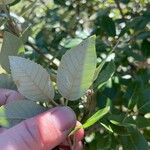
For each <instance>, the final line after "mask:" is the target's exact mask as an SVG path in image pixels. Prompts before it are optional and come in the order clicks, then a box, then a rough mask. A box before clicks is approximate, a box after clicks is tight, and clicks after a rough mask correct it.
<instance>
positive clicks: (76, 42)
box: [61, 38, 82, 48]
mask: <svg viewBox="0 0 150 150" xmlns="http://www.w3.org/2000/svg"><path fill="white" fill-rule="evenodd" d="M81 42H82V39H80V38H74V39H66V40H64V41H63V42H62V43H61V45H62V46H63V47H65V48H72V47H75V46H77V45H79V44H80V43H81Z"/></svg>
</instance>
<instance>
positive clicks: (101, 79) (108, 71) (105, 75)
mask: <svg viewBox="0 0 150 150" xmlns="http://www.w3.org/2000/svg"><path fill="white" fill-rule="evenodd" d="M114 73H115V64H114V62H109V63H108V65H107V66H106V68H104V69H103V70H102V71H101V72H100V73H99V75H98V77H97V79H96V81H95V83H94V89H97V88H101V87H102V86H103V85H104V84H105V83H106V82H107V81H108V80H109V79H110V78H111V77H112V76H113V74H114Z"/></svg>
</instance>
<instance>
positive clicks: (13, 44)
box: [0, 31, 24, 72]
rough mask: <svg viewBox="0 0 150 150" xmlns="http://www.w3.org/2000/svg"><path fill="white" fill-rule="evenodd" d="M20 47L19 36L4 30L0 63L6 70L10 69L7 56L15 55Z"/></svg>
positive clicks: (21, 44)
mask: <svg viewBox="0 0 150 150" xmlns="http://www.w3.org/2000/svg"><path fill="white" fill-rule="evenodd" d="M22 47H23V43H22V39H21V38H19V37H17V36H16V35H14V34H12V33H9V32H7V31H5V32H4V39H3V44H2V48H1V52H0V64H1V66H2V67H3V68H4V69H5V70H6V71H7V72H9V71H10V67H9V59H8V56H12V55H13V56H15V55H17V53H18V51H19V49H20V48H22ZM23 49H24V47H23ZM23 51H24V50H23Z"/></svg>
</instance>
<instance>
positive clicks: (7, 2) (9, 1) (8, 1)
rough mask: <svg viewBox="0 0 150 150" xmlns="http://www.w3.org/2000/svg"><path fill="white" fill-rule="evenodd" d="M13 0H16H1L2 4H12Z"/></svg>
mask: <svg viewBox="0 0 150 150" xmlns="http://www.w3.org/2000/svg"><path fill="white" fill-rule="evenodd" d="M13 2H15V0H0V4H5V5H8V4H11V3H13Z"/></svg>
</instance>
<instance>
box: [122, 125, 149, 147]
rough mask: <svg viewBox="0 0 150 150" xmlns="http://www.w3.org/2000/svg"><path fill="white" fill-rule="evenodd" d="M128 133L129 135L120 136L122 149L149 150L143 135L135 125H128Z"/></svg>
mask: <svg viewBox="0 0 150 150" xmlns="http://www.w3.org/2000/svg"><path fill="white" fill-rule="evenodd" d="M128 133H130V135H129V136H122V137H121V140H122V144H123V149H124V150H129V149H132V150H149V147H148V143H147V141H146V140H145V138H144V136H143V135H142V134H141V133H140V132H139V131H138V130H137V129H136V128H135V127H129V128H128Z"/></svg>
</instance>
